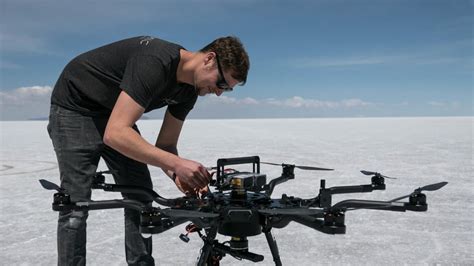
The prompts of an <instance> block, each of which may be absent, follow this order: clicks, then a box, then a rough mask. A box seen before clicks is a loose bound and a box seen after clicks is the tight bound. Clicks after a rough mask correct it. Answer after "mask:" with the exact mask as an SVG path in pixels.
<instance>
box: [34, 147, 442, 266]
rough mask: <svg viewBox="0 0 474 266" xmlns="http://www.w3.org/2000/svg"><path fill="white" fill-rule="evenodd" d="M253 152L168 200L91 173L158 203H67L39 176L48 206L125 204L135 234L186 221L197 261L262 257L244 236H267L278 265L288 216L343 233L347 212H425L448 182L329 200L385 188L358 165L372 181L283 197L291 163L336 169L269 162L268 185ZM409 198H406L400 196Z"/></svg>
mask: <svg viewBox="0 0 474 266" xmlns="http://www.w3.org/2000/svg"><path fill="white" fill-rule="evenodd" d="M260 163H265V162H260V158H259V157H258V156H252V157H239V158H227V159H219V160H217V167H213V168H212V169H213V170H214V169H215V170H217V172H216V173H217V175H216V179H213V180H211V183H210V186H212V187H214V188H215V189H214V192H209V193H208V194H206V195H203V196H202V197H200V198H199V197H189V196H185V197H179V198H174V199H166V198H163V197H161V196H160V195H159V194H158V193H156V192H155V191H154V190H152V189H148V188H143V187H139V186H131V185H116V184H107V183H105V177H104V174H105V173H110V172H97V173H96V174H95V175H94V182H93V188H94V189H102V190H104V191H115V192H125V193H139V194H142V195H146V196H148V197H149V199H150V200H152V201H154V202H155V203H157V204H158V205H160V206H161V207H153V206H149V205H146V204H144V203H142V202H140V201H136V200H129V199H116V200H100V201H85V202H71V200H70V196H69V195H68V192H67V191H65V190H64V189H62V188H60V187H59V186H58V185H56V184H54V183H51V182H49V181H47V180H44V179H42V180H40V183H41V185H42V186H43V187H44V188H45V189H53V190H57V193H55V194H54V200H53V204H52V207H53V210H55V211H67V210H100V209H113V208H130V209H135V210H138V211H140V213H141V221H140V232H141V233H142V234H159V233H162V232H164V231H167V230H169V229H171V228H173V227H175V226H178V225H180V224H183V223H185V222H191V223H189V224H188V225H187V226H186V231H187V233H186V234H181V235H180V238H181V239H182V240H183V241H184V242H188V241H189V238H188V236H187V235H188V234H189V233H193V232H197V233H198V234H199V236H200V238H201V239H202V240H203V242H204V246H203V248H202V249H201V254H200V256H199V259H198V262H197V265H219V262H220V260H221V259H222V258H223V257H224V256H225V255H226V254H229V255H231V256H233V257H235V258H237V259H245V260H250V261H253V262H259V261H262V260H263V259H264V257H263V256H262V255H259V254H255V253H252V252H250V251H249V250H248V240H247V237H249V236H255V235H259V234H261V233H264V234H265V237H266V239H267V242H268V245H269V246H270V250H271V253H272V256H273V260H274V262H275V264H276V265H282V264H281V259H280V255H279V252H278V247H277V244H276V241H275V239H274V238H273V236H272V233H271V229H272V228H283V227H285V226H287V225H288V224H289V223H290V222H291V221H293V222H297V223H300V224H302V225H305V226H308V227H311V228H313V229H316V230H318V231H320V232H323V233H326V234H345V232H346V225H345V222H344V220H345V219H344V218H345V213H346V211H351V210H358V209H375V210H383V211H399V212H404V211H418V212H420V211H427V209H428V204H427V203H426V195H425V194H424V193H422V191H435V190H438V189H440V188H442V187H443V186H445V185H446V184H447V182H440V183H436V184H431V185H427V186H423V187H419V188H417V189H415V190H414V191H413V192H412V193H410V194H408V195H406V196H402V197H398V198H395V199H392V200H388V201H374V200H357V199H348V200H343V201H340V202H337V203H335V204H333V203H332V200H331V199H332V195H334V194H343V193H359V192H372V191H374V190H385V178H390V177H387V176H384V175H382V174H380V173H376V172H370V171H364V170H363V171H361V172H362V173H363V174H364V175H369V176H371V183H370V184H366V185H355V186H336V187H328V188H327V187H326V185H325V180H324V179H322V180H321V187H320V189H319V195H317V196H316V197H314V198H309V199H302V198H298V197H294V196H288V195H286V194H283V195H282V196H281V198H271V195H272V192H273V190H274V188H275V186H276V185H278V184H281V183H283V182H286V181H288V180H290V179H294V178H295V174H294V169H295V168H299V169H303V170H333V169H328V168H319V167H311V166H297V165H291V164H274V163H265V164H274V165H281V166H282V169H283V171H282V174H281V176H280V177H278V178H275V179H273V180H271V181H270V182H268V183H267V181H266V175H264V174H261V173H260ZM239 164H252V167H253V170H252V172H240V171H237V170H235V169H226V168H224V167H225V166H228V165H239ZM406 198H408V201H405V202H402V201H401V200H404V199H406ZM218 233H219V234H222V235H225V236H230V237H231V239H230V240H229V241H226V242H224V243H220V242H219V241H218V240H216V235H217V234H218Z"/></svg>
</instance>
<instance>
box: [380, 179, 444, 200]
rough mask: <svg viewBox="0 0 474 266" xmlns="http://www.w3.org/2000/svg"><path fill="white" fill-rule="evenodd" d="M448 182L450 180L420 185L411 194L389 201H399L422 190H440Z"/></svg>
mask: <svg viewBox="0 0 474 266" xmlns="http://www.w3.org/2000/svg"><path fill="white" fill-rule="evenodd" d="M447 184H448V182H439V183H435V184H431V185H426V186H424V187H419V188H417V189H415V191H414V192H413V193H410V194H408V195H405V196H402V197H398V198H395V199H393V200H391V201H389V202H395V201H399V200H402V199H406V198H408V197H410V196H411V195H413V194H415V193H420V192H421V191H435V190H438V189H440V188H442V187H444V186H446V185H447Z"/></svg>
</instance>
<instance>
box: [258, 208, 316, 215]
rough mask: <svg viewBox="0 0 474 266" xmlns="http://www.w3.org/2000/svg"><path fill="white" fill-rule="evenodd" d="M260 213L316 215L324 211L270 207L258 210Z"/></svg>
mask: <svg viewBox="0 0 474 266" xmlns="http://www.w3.org/2000/svg"><path fill="white" fill-rule="evenodd" d="M258 212H259V213H262V214H267V215H316V214H322V213H324V211H323V210H317V209H291V208H290V209H269V210H258Z"/></svg>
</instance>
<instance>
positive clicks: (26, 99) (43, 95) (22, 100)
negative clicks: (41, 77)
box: [0, 86, 53, 108]
mask: <svg viewBox="0 0 474 266" xmlns="http://www.w3.org/2000/svg"><path fill="white" fill-rule="evenodd" d="M52 91H53V89H52V88H51V87H50V86H32V87H20V88H17V89H15V90H11V91H4V92H0V105H4V106H7V105H25V108H28V106H26V105H27V104H31V103H36V104H38V103H49V99H50V97H51V92H52Z"/></svg>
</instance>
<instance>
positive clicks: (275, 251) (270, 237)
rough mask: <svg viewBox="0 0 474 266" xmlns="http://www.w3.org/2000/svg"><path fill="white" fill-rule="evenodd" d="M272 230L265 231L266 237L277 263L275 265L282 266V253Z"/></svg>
mask: <svg viewBox="0 0 474 266" xmlns="http://www.w3.org/2000/svg"><path fill="white" fill-rule="evenodd" d="M270 230H271V229H268V230H265V231H264V233H265V237H266V238H267V242H268V245H269V246H270V251H271V252H272V256H273V261H274V262H275V265H276V266H281V260H280V253H279V252H278V246H277V243H276V241H275V238H273V235H272V233H271V232H270Z"/></svg>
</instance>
